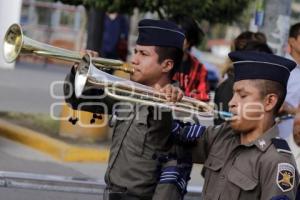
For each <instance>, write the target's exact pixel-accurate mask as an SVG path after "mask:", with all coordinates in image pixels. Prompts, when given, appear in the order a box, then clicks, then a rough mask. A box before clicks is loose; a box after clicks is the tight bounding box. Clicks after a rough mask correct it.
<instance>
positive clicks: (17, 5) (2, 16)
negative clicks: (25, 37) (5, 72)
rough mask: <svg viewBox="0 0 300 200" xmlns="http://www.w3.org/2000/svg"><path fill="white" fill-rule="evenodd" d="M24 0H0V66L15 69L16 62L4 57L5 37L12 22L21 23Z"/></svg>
mask: <svg viewBox="0 0 300 200" xmlns="http://www.w3.org/2000/svg"><path fill="white" fill-rule="evenodd" d="M21 6H22V0H10V1H0V40H1V41H0V68H7V69H13V68H14V66H15V64H14V63H6V62H5V61H4V58H3V38H4V36H5V32H6V30H7V29H8V27H9V26H10V25H11V24H12V23H20V15H21Z"/></svg>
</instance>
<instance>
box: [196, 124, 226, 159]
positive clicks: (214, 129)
mask: <svg viewBox="0 0 300 200" xmlns="http://www.w3.org/2000/svg"><path fill="white" fill-rule="evenodd" d="M229 130H230V125H229V124H228V123H226V122H225V123H223V124H221V125H218V126H210V127H207V129H206V130H205V132H204V133H203V134H202V136H201V137H200V138H199V139H198V140H197V142H196V144H195V145H194V146H193V147H192V148H191V152H192V158H193V163H198V164H203V163H204V162H205V160H206V159H207V157H208V154H209V151H210V149H211V146H212V145H213V144H214V142H215V141H216V140H217V138H218V137H219V136H221V134H225V133H226V132H227V131H229ZM220 138H221V137H220Z"/></svg>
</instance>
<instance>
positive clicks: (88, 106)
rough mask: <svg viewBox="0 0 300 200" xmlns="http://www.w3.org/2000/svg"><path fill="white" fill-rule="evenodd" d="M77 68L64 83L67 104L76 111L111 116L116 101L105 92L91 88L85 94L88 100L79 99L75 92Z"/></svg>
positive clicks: (72, 70) (73, 69)
mask: <svg viewBox="0 0 300 200" xmlns="http://www.w3.org/2000/svg"><path fill="white" fill-rule="evenodd" d="M74 81H75V68H74V67H72V69H71V72H70V73H69V74H68V75H67V76H66V78H65V83H64V88H63V89H64V96H65V101H66V103H67V104H68V105H69V106H71V107H72V109H74V110H84V111H88V112H92V113H103V114H111V112H112V108H113V104H114V103H116V101H115V100H113V99H111V98H109V97H106V96H105V94H104V91H103V90H101V89H97V88H89V89H86V90H85V91H84V92H83V96H85V97H87V98H77V97H76V95H75V90H74Z"/></svg>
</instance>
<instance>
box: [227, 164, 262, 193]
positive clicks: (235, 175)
mask: <svg viewBox="0 0 300 200" xmlns="http://www.w3.org/2000/svg"><path fill="white" fill-rule="evenodd" d="M228 180H229V181H230V182H232V183H233V184H234V185H236V186H238V187H240V188H241V189H243V190H244V191H248V190H253V189H254V188H255V187H256V186H257V184H258V181H257V180H254V179H251V178H249V177H248V176H246V175H245V174H244V173H242V172H241V171H240V170H238V169H237V168H235V167H233V168H232V169H231V170H230V171H229V173H228Z"/></svg>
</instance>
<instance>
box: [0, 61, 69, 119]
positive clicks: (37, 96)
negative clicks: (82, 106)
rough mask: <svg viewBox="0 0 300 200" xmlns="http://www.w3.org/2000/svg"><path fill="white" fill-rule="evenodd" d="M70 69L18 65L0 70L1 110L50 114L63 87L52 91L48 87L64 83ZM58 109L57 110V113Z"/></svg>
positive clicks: (58, 86) (59, 86) (57, 86)
mask: <svg viewBox="0 0 300 200" xmlns="http://www.w3.org/2000/svg"><path fill="white" fill-rule="evenodd" d="M68 71H69V68H67V67H57V66H53V65H49V66H47V67H43V66H42V65H28V64H17V65H16V68H15V69H13V70H9V69H1V68H0V99H1V101H0V111H18V112H31V113H49V112H50V106H51V104H53V103H57V102H61V101H62V100H58V99H55V98H53V97H52V96H51V91H53V93H54V94H55V95H57V96H62V85H61V84H60V85H59V84H58V85H56V87H54V89H53V90H51V84H53V83H54V82H56V81H63V80H64V78H65V75H66V74H67V73H68ZM58 111H59V110H57V111H56V113H58Z"/></svg>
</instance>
